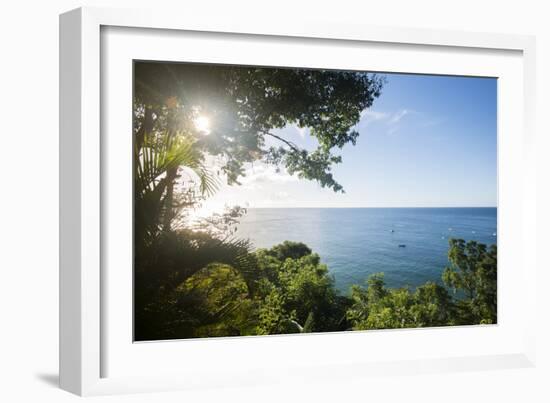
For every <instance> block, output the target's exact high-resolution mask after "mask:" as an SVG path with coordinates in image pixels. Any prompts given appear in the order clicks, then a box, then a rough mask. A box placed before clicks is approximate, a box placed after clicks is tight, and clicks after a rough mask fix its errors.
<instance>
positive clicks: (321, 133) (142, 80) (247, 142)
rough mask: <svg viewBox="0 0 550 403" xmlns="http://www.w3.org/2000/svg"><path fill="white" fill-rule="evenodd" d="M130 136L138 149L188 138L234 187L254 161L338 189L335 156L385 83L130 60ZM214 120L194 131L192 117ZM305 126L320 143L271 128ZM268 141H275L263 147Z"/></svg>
mask: <svg viewBox="0 0 550 403" xmlns="http://www.w3.org/2000/svg"><path fill="white" fill-rule="evenodd" d="M134 77H135V86H134V133H135V135H136V143H137V145H138V148H139V147H140V146H141V144H142V143H143V138H144V136H145V135H146V134H147V133H154V132H162V131H165V130H167V129H169V130H172V131H174V132H179V133H180V134H183V135H184V136H187V137H193V138H194V140H195V143H194V144H195V147H197V148H198V149H199V150H201V152H204V153H208V154H210V155H214V156H219V157H222V158H221V160H222V162H221V170H222V171H223V173H224V174H225V175H226V177H227V181H228V182H229V183H230V184H232V183H239V177H240V176H242V175H243V174H244V169H243V164H244V163H246V162H252V161H256V160H262V161H264V162H266V163H272V164H276V165H279V166H283V167H284V168H286V169H287V170H288V172H289V173H291V174H296V175H298V176H299V177H301V178H305V179H311V180H315V181H317V182H318V183H319V184H320V185H321V186H323V187H328V188H331V189H333V190H335V191H342V190H343V188H342V186H341V185H340V184H339V183H338V182H337V181H336V180H335V179H334V177H333V175H332V173H331V168H332V166H333V165H334V164H337V163H340V162H341V156H339V155H336V154H335V153H334V150H337V149H340V148H342V147H344V145H346V144H348V143H351V144H355V142H356V140H357V137H358V136H359V133H358V132H357V130H355V129H354V126H355V125H356V124H357V123H358V122H359V119H360V117H361V112H362V111H364V110H365V109H367V108H369V107H370V106H371V105H372V104H373V102H374V100H375V99H376V98H377V97H378V96H380V94H381V90H382V86H383V82H384V81H383V79H382V78H381V77H378V76H376V75H373V74H368V73H364V72H352V71H333V70H313V69H293V68H263V67H247V66H225V65H200V64H185V63H155V62H136V63H135V64H134ZM199 116H200V117H205V116H207V117H208V119H209V120H210V121H211V122H212V128H211V132H210V133H209V135H207V136H204V135H201V133H200V128H199V129H198V128H197V127H196V125H195V124H194V122H196V119H197V117H199ZM287 124H295V125H297V126H298V127H300V128H309V129H310V133H311V136H313V137H314V138H315V139H316V140H317V143H318V146H317V148H316V149H315V150H313V151H308V150H306V149H303V148H300V147H298V146H297V145H296V144H295V143H294V142H293V141H292V140H291V139H288V138H283V137H282V136H281V135H278V134H275V133H273V129H277V128H283V127H284V126H286V125H287ZM266 137H271V138H272V139H274V140H276V142H275V144H277V143H278V145H270V146H267V145H266Z"/></svg>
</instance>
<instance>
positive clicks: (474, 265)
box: [133, 62, 497, 340]
mask: <svg viewBox="0 0 550 403" xmlns="http://www.w3.org/2000/svg"><path fill="white" fill-rule="evenodd" d="M382 86H383V79H381V78H379V77H376V76H374V75H371V74H366V73H358V72H341V71H323V70H307V69H273V68H257V67H234V66H199V65H192V64H170V63H145V62H137V63H136V64H135V88H134V90H135V95H134V133H133V134H134V245H135V248H134V251H135V261H134V263H135V264H134V273H135V276H134V308H135V316H134V324H135V332H134V333H135V338H136V340H161V339H174V338H191V337H215V336H245V335H265V334H281V333H308V332H326V331H343V330H368V329H381V328H405V327H423V326H445V325H457V324H478V323H496V263H497V253H496V246H491V247H489V248H487V246H485V245H482V244H478V243H476V242H468V243H466V242H464V241H463V240H451V241H450V249H449V263H450V264H449V267H448V268H446V269H445V270H444V272H443V275H442V281H441V282H437V283H436V282H430V283H426V284H424V285H422V286H420V287H418V288H417V289H415V290H410V289H408V288H399V289H391V288H387V287H386V286H385V284H384V279H383V274H376V275H373V276H371V277H370V278H369V279H368V281H367V284H366V285H365V286H360V285H355V286H353V287H352V289H351V291H350V293H349V295H339V293H338V292H337V291H336V289H335V287H334V280H333V278H332V277H331V276H330V275H329V270H328V268H327V266H326V265H324V264H322V263H321V259H320V257H319V255H317V254H316V253H314V252H313V251H312V250H311V249H310V248H309V247H308V246H307V245H305V244H303V243H300V242H289V241H285V242H283V243H282V244H280V245H276V246H274V247H272V248H270V249H257V250H254V249H253V247H252V245H251V244H250V243H249V242H248V240H242V239H237V238H236V237H235V226H236V225H237V224H238V222H239V219H240V217H241V216H242V215H243V214H245V213H246V210H245V209H242V208H239V207H234V208H232V209H229V210H227V211H226V212H225V213H223V214H218V215H215V216H213V217H210V218H208V219H205V220H202V221H198V222H197V221H195V222H192V220H190V217H189V213H190V212H191V211H193V209H194V208H197V207H198V206H200V204H201V203H202V202H203V201H204V200H206V199H207V198H208V197H209V196H211V195H212V194H213V193H215V192H216V191H217V190H218V189H219V186H220V184H221V182H222V181H225V182H226V183H228V184H234V185H238V184H239V179H240V178H242V176H243V175H244V174H245V171H244V166H245V164H246V163H250V162H253V161H261V162H262V163H265V164H274V165H276V166H277V167H278V168H281V169H285V170H287V171H288V173H290V174H294V175H296V176H298V177H300V178H303V179H307V180H313V181H316V182H318V183H319V184H320V185H321V186H322V187H327V188H330V189H332V190H334V191H335V192H339V191H343V188H342V186H341V185H340V184H339V183H338V182H337V181H336V179H335V178H334V177H333V175H332V172H331V170H332V167H333V165H334V164H338V163H340V162H341V161H342V158H341V156H340V155H338V154H337V152H338V150H339V149H341V148H342V147H344V146H345V145H346V144H348V143H351V144H355V142H356V140H357V137H358V135H359V133H358V132H357V131H355V130H354V126H355V125H356V124H357V122H358V121H359V118H360V115H361V113H362V112H363V111H364V110H365V109H367V108H369V107H370V106H371V105H372V103H373V101H374V100H375V99H376V98H377V97H378V96H379V95H380V93H381V90H382ZM204 114H208V115H209V116H210V117H211V118H212V119H213V120H215V121H216V125H215V127H212V128H208V129H207V128H205V127H201V125H198V124H197V122H198V119H200V118H204ZM287 124H295V125H297V126H298V127H300V128H305V127H307V128H309V133H310V135H311V136H312V137H314V139H315V141H316V144H317V145H318V146H317V148H316V149H314V150H305V149H300V148H299V147H298V146H296V145H295V144H294V143H293V142H292V141H290V140H289V139H286V138H284V137H282V136H280V135H279V134H276V133H274V132H273V129H277V128H282V127H284V126H285V125H287ZM207 130H208V132H206V131H207ZM267 138H270V139H271V140H274V141H278V144H279V145H278V146H273V145H270V146H267V144H268V142H267V141H266V139H267Z"/></svg>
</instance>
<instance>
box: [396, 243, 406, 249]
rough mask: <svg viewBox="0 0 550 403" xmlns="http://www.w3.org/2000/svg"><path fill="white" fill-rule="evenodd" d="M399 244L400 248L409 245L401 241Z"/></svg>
mask: <svg viewBox="0 0 550 403" xmlns="http://www.w3.org/2000/svg"><path fill="white" fill-rule="evenodd" d="M397 246H398V247H400V248H404V247H406V246H407V245H405V244H404V243H400V244H399V245H397Z"/></svg>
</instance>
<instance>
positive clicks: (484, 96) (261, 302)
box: [60, 9, 536, 394]
mask: <svg viewBox="0 0 550 403" xmlns="http://www.w3.org/2000/svg"><path fill="white" fill-rule="evenodd" d="M224 24H225V25H224ZM256 24H257V23H254V22H251V21H247V22H246V23H245V24H243V23H242V21H241V22H239V21H231V22H225V23H219V22H216V23H214V22H211V21H204V20H203V21H201V20H200V19H198V20H192V19H186V18H183V19H181V18H178V19H176V18H175V17H173V16H171V15H170V14H168V13H167V14H164V13H149V12H140V11H135V10H134V11H128V10H125V11H117V10H105V9H79V10H75V11H72V12H69V13H67V14H64V15H62V16H61V59H60V60H61V62H60V65H61V73H60V79H61V90H60V93H61V149H60V154H61V163H60V165H61V193H60V199H61V210H60V211H61V222H60V232H61V240H60V242H61V264H60V289H61V291H60V292H61V295H60V318H61V325H60V345H61V357H60V380H61V385H62V387H63V388H65V389H67V390H70V391H72V392H74V393H78V394H105V393H121V392H136V391H154V390H165V389H181V388H201V387H202V388H205V387H214V386H224V385H228V384H230V383H231V384H235V383H237V384H238V385H248V384H257V383H262V382H272V381H273V380H274V379H276V380H277V381H283V382H292V379H293V378H294V377H296V375H297V374H299V376H300V379H303V378H304V377H307V378H309V379H314V380H319V379H324V377H326V376H327V375H326V373H327V372H331V373H332V376H334V372H337V373H338V375H337V376H340V377H342V378H344V377H346V376H347V375H349V374H351V373H353V374H354V376H368V375H369V374H371V373H380V372H385V373H388V374H398V373H403V374H407V373H418V372H419V371H428V372H437V371H453V370H456V369H461V370H474V369H491V368H503V367H523V366H530V365H532V362H533V359H534V344H533V337H534V335H533V331H532V318H530V317H529V316H528V315H526V314H525V312H532V310H531V309H530V308H532V307H533V304H534V288H535V284H534V278H535V276H534V275H533V274H534V273H535V271H536V266H535V264H534V261H532V258H531V257H530V256H532V254H530V253H529V250H530V248H531V247H532V246H530V244H529V243H528V242H526V241H525V240H526V234H528V233H529V231H531V230H532V228H533V227H534V225H535V218H534V208H533V203H534V201H533V192H534V184H533V183H532V182H531V181H530V179H529V177H530V176H529V175H530V173H531V172H532V171H533V170H534V165H532V162H531V161H530V160H529V158H528V156H529V155H530V153H531V152H532V147H533V143H532V141H530V138H531V137H530V136H531V128H530V124H531V123H530V122H531V121H532V115H531V114H532V108H530V107H529V105H530V102H531V100H530V97H531V96H532V93H533V88H534V76H533V71H532V69H533V61H532V60H533V57H534V56H533V49H534V46H533V40H532V39H531V38H529V37H522V36H507V35H496V34H474V33H460V32H444V31H442V32H437V35H436V34H434V33H433V32H429V31H417V30H410V29H393V30H389V29H382V28H369V27H354V26H345V27H344V26H340V25H337V24H335V25H334V26H326V25H321V24H315V23H313V22H312V23H308V24H304V25H303V26H302V27H300V28H296V27H294V28H289V27H284V26H281V25H277V26H276V25H269V24H268V25H265V24H262V25H261V26H260V25H259V24H258V25H256ZM518 290H521V291H518ZM281 370H284V371H281ZM327 370H329V371H327ZM229 375H230V376H229ZM331 379H333V378H331Z"/></svg>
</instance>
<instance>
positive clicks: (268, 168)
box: [240, 163, 299, 189]
mask: <svg viewBox="0 0 550 403" xmlns="http://www.w3.org/2000/svg"><path fill="white" fill-rule="evenodd" d="M298 180H299V179H298V178H297V177H296V176H294V175H290V174H289V173H288V172H286V170H284V169H280V170H279V172H277V168H276V167H275V166H273V165H267V164H264V163H258V164H255V165H253V166H251V167H250V168H248V169H247V170H246V171H245V176H244V177H242V178H241V180H240V182H241V183H242V185H243V187H245V188H247V189H258V188H261V187H262V186H263V185H264V184H270V183H289V182H296V181H298Z"/></svg>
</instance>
